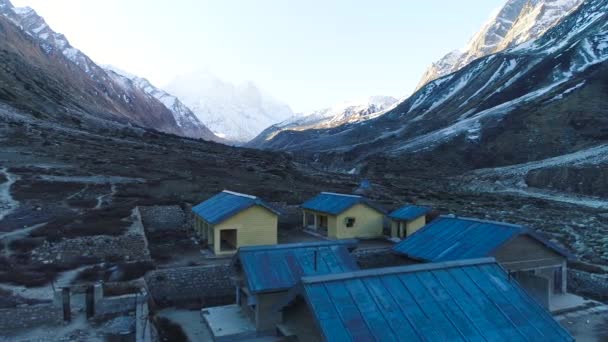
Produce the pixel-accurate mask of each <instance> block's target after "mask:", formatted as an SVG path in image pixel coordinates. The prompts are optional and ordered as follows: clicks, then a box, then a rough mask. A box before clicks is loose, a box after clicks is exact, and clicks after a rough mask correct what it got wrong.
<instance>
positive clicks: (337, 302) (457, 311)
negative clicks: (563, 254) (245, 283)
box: [291, 258, 574, 342]
mask: <svg viewBox="0 0 608 342" xmlns="http://www.w3.org/2000/svg"><path fill="white" fill-rule="evenodd" d="M291 295H292V296H293V297H292V299H293V298H294V297H295V296H296V295H301V296H303V297H304V299H305V300H306V303H307V305H308V306H309V308H310V312H311V314H312V315H313V317H314V319H315V321H316V322H317V325H318V328H319V329H320V332H321V334H322V336H323V338H324V339H325V340H326V341H408V342H409V341H573V340H574V339H573V338H572V336H570V335H569V334H568V332H567V331H566V330H565V329H564V328H563V327H561V326H560V325H559V323H557V322H556V321H555V320H554V319H553V317H552V316H551V315H550V314H549V313H548V312H547V311H546V310H545V309H544V308H543V307H542V306H541V305H540V304H539V303H537V302H536V301H535V300H534V299H532V297H530V296H529V295H528V294H527V293H526V292H525V291H524V290H523V289H522V288H521V287H520V286H519V285H518V284H517V282H516V281H515V280H512V279H511V278H510V277H509V276H508V274H507V273H506V272H505V271H504V270H503V269H502V268H501V267H500V266H498V265H497V264H496V262H495V260H494V259H493V258H486V259H476V260H466V261H456V262H447V263H440V264H423V265H415V266H402V267H392V268H385V269H375V270H366V271H359V272H351V273H346V274H337V275H328V276H318V277H305V278H302V282H301V283H300V284H299V285H298V287H296V288H295V289H294V291H292V293H291Z"/></svg>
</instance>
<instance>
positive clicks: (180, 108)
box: [104, 65, 223, 142]
mask: <svg viewBox="0 0 608 342" xmlns="http://www.w3.org/2000/svg"><path fill="white" fill-rule="evenodd" d="M104 68H105V69H106V71H107V72H108V75H110V76H111V77H112V78H113V79H114V80H115V81H116V82H117V83H119V84H120V85H122V86H123V89H124V90H125V91H127V92H133V91H134V88H136V89H139V90H143V91H144V92H145V93H146V94H148V95H150V96H152V97H154V98H155V99H157V100H158V101H160V102H161V103H162V104H163V105H164V106H165V107H167V109H169V110H170V111H171V113H173V118H174V119H175V122H176V123H177V125H178V126H179V128H180V129H181V130H182V132H183V135H184V136H187V137H192V138H200V137H205V138H207V139H208V140H213V141H218V142H220V141H223V139H221V138H219V137H217V136H215V135H214V134H213V133H212V132H211V131H210V130H209V129H208V128H207V127H206V126H205V125H204V124H203V123H202V122H201V121H200V120H199V119H198V118H197V117H196V115H194V113H193V112H192V110H190V108H188V107H186V105H184V104H183V103H182V102H181V101H180V100H179V99H178V98H177V97H175V96H173V95H171V94H169V93H167V92H166V91H164V90H162V89H160V88H157V87H155V86H154V85H152V83H150V81H148V80H147V79H145V78H143V77H138V76H135V75H133V74H131V73H128V72H126V71H124V70H121V69H119V68H116V67H114V66H111V65H104Z"/></svg>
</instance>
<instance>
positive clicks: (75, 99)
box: [0, 0, 216, 140]
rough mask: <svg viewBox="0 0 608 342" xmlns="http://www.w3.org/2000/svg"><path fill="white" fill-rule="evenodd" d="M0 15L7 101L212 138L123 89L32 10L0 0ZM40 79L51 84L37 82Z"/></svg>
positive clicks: (139, 91)
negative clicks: (54, 99) (2, 30)
mask: <svg viewBox="0 0 608 342" xmlns="http://www.w3.org/2000/svg"><path fill="white" fill-rule="evenodd" d="M0 19H2V21H3V22H4V24H3V27H5V30H4V41H5V46H4V63H5V64H6V65H5V69H4V71H5V73H4V75H0V76H3V78H4V80H5V82H6V84H7V85H12V88H10V87H6V88H5V90H4V92H6V93H7V94H5V95H6V96H7V97H8V100H11V101H12V102H14V103H18V104H19V105H21V106H27V107H29V109H30V110H33V111H37V112H40V111H41V110H42V109H44V108H49V109H50V107H53V106H54V107H57V106H59V107H61V108H56V110H53V111H49V110H44V111H45V112H46V114H47V115H48V114H49V113H53V115H55V116H57V112H58V110H60V111H63V112H65V113H68V114H69V116H70V117H72V118H73V120H74V121H75V122H77V121H79V122H82V120H85V121H87V122H89V123H90V124H94V123H93V121H98V119H103V120H110V121H116V122H119V123H123V124H126V123H128V124H135V125H139V126H143V127H148V128H153V129H157V130H159V131H163V132H166V133H171V134H176V135H182V136H189V137H193V138H203V139H207V140H216V137H215V136H214V135H213V134H212V133H211V132H210V131H209V130H208V129H207V128H206V127H205V126H204V125H202V124H201V123H200V122H198V123H197V122H191V125H190V126H189V127H188V128H182V127H180V125H179V123H178V122H177V120H176V117H175V116H174V113H173V112H172V111H171V109H169V108H167V107H166V106H165V104H163V103H161V102H160V101H158V100H157V99H156V98H154V97H152V96H151V95H149V94H147V93H146V92H145V91H143V90H142V89H135V88H132V89H128V90H129V91H125V87H124V86H125V82H124V80H117V79H116V78H115V77H112V75H111V74H109V73H108V72H106V71H105V70H104V69H103V68H102V67H100V66H98V65H97V64H96V63H95V62H93V61H92V60H91V59H90V58H89V57H88V56H87V55H85V54H84V53H82V52H81V51H80V50H78V49H76V48H74V47H73V46H72V45H70V43H69V41H68V40H67V38H66V37H65V36H64V35H63V34H61V33H57V32H55V31H53V30H52V29H51V28H50V27H49V25H48V24H47V23H46V21H45V20H44V18H42V17H41V16H39V15H38V14H37V13H36V12H35V11H34V10H33V9H31V8H29V7H26V8H19V7H14V6H13V5H12V4H11V2H10V1H8V0H0ZM7 25H12V27H9V26H7ZM17 31H19V32H20V33H18V32H17ZM24 52H27V55H25V54H24ZM11 63H12V64H11ZM28 65H29V67H27V66H28ZM13 68H22V69H23V70H24V72H25V73H26V74H29V77H21V76H20V75H18V74H15V73H14V72H13ZM36 69H37V70H39V72H38V73H37V74H33V73H32V70H36ZM36 82H38V83H37V84H31V83H36ZM42 83H50V84H52V85H53V86H52V87H51V86H49V87H43V86H42V85H43V84H42ZM68 90H70V91H68ZM40 92H43V93H44V96H41V95H42V94H41V93H40ZM57 96H60V98H61V99H62V101H46V103H43V102H45V98H51V97H57ZM26 98H27V99H28V100H25V99H26ZM20 99H21V100H20ZM83 112H84V113H83ZM56 119H57V120H59V119H60V118H59V117H56Z"/></svg>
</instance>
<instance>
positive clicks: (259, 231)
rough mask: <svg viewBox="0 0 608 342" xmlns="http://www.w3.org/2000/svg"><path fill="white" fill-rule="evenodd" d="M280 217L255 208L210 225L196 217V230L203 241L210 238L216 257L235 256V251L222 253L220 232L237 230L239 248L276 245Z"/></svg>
mask: <svg viewBox="0 0 608 342" xmlns="http://www.w3.org/2000/svg"><path fill="white" fill-rule="evenodd" d="M277 225H278V216H277V215H276V214H275V213H273V212H271V211H270V210H268V209H266V208H264V207H261V206H254V207H251V208H249V209H246V210H243V211H241V212H240V213H238V214H236V215H234V216H232V217H230V218H228V219H227V220H225V221H223V222H221V223H219V224H216V225H210V224H208V223H207V222H205V221H204V220H203V219H201V218H200V217H199V216H195V223H194V228H195V230H196V232H197V233H198V234H199V236H200V237H201V239H207V238H209V239H210V240H211V241H208V244H209V245H212V249H213V252H214V253H215V254H216V255H229V254H234V253H235V251H227V252H221V251H220V232H221V230H223V229H236V230H237V246H236V247H237V248H238V247H242V246H256V245H275V244H276V243H277Z"/></svg>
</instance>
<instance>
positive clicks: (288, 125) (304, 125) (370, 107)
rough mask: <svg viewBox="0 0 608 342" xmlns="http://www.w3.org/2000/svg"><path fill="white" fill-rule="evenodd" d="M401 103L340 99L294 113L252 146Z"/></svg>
mask: <svg viewBox="0 0 608 342" xmlns="http://www.w3.org/2000/svg"><path fill="white" fill-rule="evenodd" d="M398 102H399V100H397V99H396V98H394V97H391V96H369V97H364V98H360V99H355V100H350V101H344V102H340V103H338V104H336V105H334V106H332V107H329V108H324V109H321V110H316V111H314V112H312V113H309V114H299V115H294V116H293V117H291V118H289V119H287V120H285V121H282V122H280V123H278V124H274V125H272V126H270V127H268V128H267V129H265V130H264V131H263V132H262V133H260V135H258V136H257V137H256V138H255V139H253V140H252V141H251V142H250V144H249V145H250V146H252V147H259V146H261V145H262V144H263V143H264V142H266V141H268V140H271V139H272V138H273V137H275V136H276V135H277V134H279V133H281V132H283V131H286V130H294V131H303V130H309V129H322V128H332V127H338V126H342V125H345V124H349V123H357V122H363V121H367V120H370V119H373V118H376V117H378V116H380V115H382V114H384V113H386V112H387V111H388V110H390V109H393V108H394V107H395V106H396V105H397V103H398Z"/></svg>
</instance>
